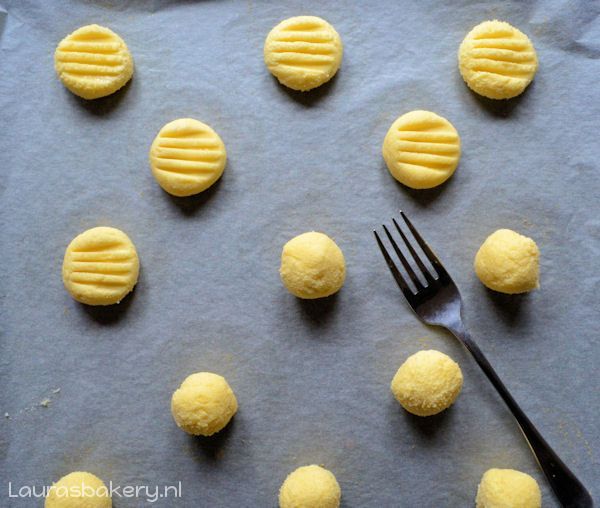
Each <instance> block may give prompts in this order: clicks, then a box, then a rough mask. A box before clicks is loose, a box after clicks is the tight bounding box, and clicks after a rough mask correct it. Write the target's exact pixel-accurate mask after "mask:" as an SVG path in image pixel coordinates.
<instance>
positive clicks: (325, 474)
mask: <svg viewBox="0 0 600 508" xmlns="http://www.w3.org/2000/svg"><path fill="white" fill-rule="evenodd" d="M341 497H342V491H341V489H340V486H339V484H338V482H337V480H336V479H335V476H334V475H333V473H332V472H331V471H329V470H327V469H325V468H323V467H321V466H317V465H314V464H313V465H311V466H303V467H299V468H298V469H296V470H295V471H293V472H292V473H290V474H289V475H288V477H287V478H286V479H285V481H284V482H283V485H282V486H281V489H280V490H279V507H280V508H338V507H339V506H340V499H341Z"/></svg>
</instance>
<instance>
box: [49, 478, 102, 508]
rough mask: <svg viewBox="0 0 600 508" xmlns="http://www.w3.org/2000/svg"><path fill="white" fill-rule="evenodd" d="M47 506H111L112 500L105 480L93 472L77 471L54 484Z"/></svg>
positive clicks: (55, 507)
mask: <svg viewBox="0 0 600 508" xmlns="http://www.w3.org/2000/svg"><path fill="white" fill-rule="evenodd" d="M44 507H45V508H111V507H112V501H111V498H110V496H109V492H108V489H107V487H106V485H105V484H104V482H103V481H102V480H101V479H100V478H98V477H97V476H95V475H93V474H91V473H85V472H82V471H76V472H74V473H70V474H68V475H66V476H63V477H62V478H61V479H60V480H58V481H57V482H56V483H54V484H53V485H52V487H51V488H50V490H49V491H48V496H46V501H45V502H44Z"/></svg>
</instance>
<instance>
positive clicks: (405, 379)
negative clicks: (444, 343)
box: [391, 350, 463, 416]
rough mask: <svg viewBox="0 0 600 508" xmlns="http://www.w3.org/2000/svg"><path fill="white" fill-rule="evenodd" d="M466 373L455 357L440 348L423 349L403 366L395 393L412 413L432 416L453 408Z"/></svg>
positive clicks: (397, 378)
mask: <svg viewBox="0 0 600 508" xmlns="http://www.w3.org/2000/svg"><path fill="white" fill-rule="evenodd" d="M462 384H463V376H462V372H461V370H460V367H459V366H458V363H456V362H455V361H454V360H452V358H450V357H449V356H448V355H445V354H444V353H440V352H439V351H434V350H429V351H419V352H418V353H415V354H414V355H412V356H409V357H408V359H407V360H406V361H405V362H404V363H403V364H402V365H401V366H400V368H399V369H398V372H396V375H395V376H394V379H392V385H391V389H392V393H393V394H394V397H396V400H397V401H398V402H400V404H401V405H402V407H403V408H404V409H406V410H407V411H408V412H409V413H412V414H414V415H417V416H431V415H435V414H438V413H440V412H441V411H443V410H444V409H447V408H448V407H450V406H451V405H452V404H453V403H454V401H455V400H456V398H457V397H458V394H459V393H460V390H461V388H462Z"/></svg>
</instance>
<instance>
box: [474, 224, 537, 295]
mask: <svg viewBox="0 0 600 508" xmlns="http://www.w3.org/2000/svg"><path fill="white" fill-rule="evenodd" d="M474 267H475V273H476V274H477V277H479V280H480V281H481V282H482V283H483V284H485V285H486V286H487V287H488V288H490V289H493V290H494V291H500V292H501V293H508V294H516V293H526V292H527V291H532V290H533V289H536V288H538V287H539V285H540V284H539V275H540V251H539V249H538V246H537V245H536V243H535V242H534V241H533V240H532V239H531V238H528V237H526V236H523V235H520V234H519V233H516V232H515V231H512V230H510V229H499V230H498V231H496V232H495V233H492V234H491V235H490V236H488V237H487V239H486V240H485V242H483V244H482V245H481V247H480V248H479V251H478V252H477V254H476V255H475V262H474Z"/></svg>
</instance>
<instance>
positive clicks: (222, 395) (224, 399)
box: [171, 372, 238, 436]
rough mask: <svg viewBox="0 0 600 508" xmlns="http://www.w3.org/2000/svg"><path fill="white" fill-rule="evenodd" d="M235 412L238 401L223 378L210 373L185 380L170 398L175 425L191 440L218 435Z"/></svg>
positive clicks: (198, 374)
mask: <svg viewBox="0 0 600 508" xmlns="http://www.w3.org/2000/svg"><path fill="white" fill-rule="evenodd" d="M237 408H238V403H237V399H236V398H235V394H234V393H233V390H232V389H231V387H230V386H229V384H228V383H227V381H226V380H225V378H224V377H223V376H219V375H218V374H213V373H212V372H198V373H196V374H192V375H191V376H188V377H187V378H186V379H185V380H184V381H183V383H181V386H180V387H179V388H178V389H177V390H176V391H175V392H174V393H173V397H172V398H171V413H172V414H173V419H174V420H175V423H177V426H178V427H180V428H181V429H183V430H184V431H185V432H187V433H188V434H192V435H194V436H211V435H212V434H214V433H216V432H219V431H220V430H221V429H223V427H225V426H226V425H227V424H228V423H229V420H231V418H232V417H233V415H234V414H235V413H236V411H237Z"/></svg>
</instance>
